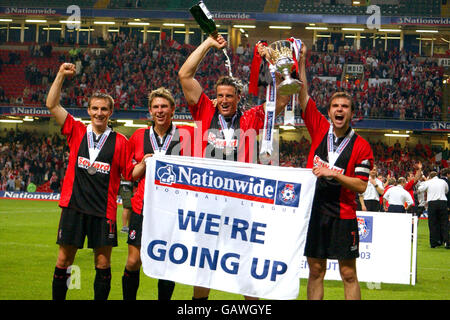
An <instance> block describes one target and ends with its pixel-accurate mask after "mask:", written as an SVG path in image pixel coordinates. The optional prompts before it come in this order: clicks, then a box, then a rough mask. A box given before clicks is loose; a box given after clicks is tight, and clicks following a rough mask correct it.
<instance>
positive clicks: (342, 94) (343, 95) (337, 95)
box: [327, 91, 355, 111]
mask: <svg viewBox="0 0 450 320" xmlns="http://www.w3.org/2000/svg"><path fill="white" fill-rule="evenodd" d="M336 98H346V99H348V101H350V107H351V109H352V111H355V105H354V104H353V98H352V96H351V95H350V94H348V93H347V92H344V91H338V92H335V93H334V94H333V95H332V96H331V98H330V103H328V106H327V110H330V107H331V103H332V102H333V100H334V99H336Z"/></svg>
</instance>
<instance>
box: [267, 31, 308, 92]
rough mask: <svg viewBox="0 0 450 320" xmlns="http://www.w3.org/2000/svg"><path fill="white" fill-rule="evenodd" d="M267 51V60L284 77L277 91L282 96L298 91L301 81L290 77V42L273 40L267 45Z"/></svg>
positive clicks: (291, 53) (292, 61) (291, 56)
mask: <svg viewBox="0 0 450 320" xmlns="http://www.w3.org/2000/svg"><path fill="white" fill-rule="evenodd" d="M267 53H268V54H267V56H268V57H267V58H268V60H269V62H270V63H271V64H272V65H274V66H275V67H276V69H277V71H278V72H280V73H281V74H282V76H283V78H284V80H283V81H282V82H281V83H280V84H279V85H278V87H277V90H278V92H279V93H280V94H281V95H282V96H289V95H292V94H296V93H298V92H299V90H300V87H301V85H302V83H301V81H299V80H297V79H292V77H291V70H292V66H293V65H294V58H293V54H294V51H293V47H292V42H290V41H287V40H280V41H275V42H274V43H271V44H270V45H269V47H268V48H267Z"/></svg>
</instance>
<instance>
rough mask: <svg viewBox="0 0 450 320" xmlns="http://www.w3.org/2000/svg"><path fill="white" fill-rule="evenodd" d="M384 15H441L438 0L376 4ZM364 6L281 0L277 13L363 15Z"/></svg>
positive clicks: (313, 0)
mask: <svg viewBox="0 0 450 320" xmlns="http://www.w3.org/2000/svg"><path fill="white" fill-rule="evenodd" d="M378 5H379V6H380V9H381V14H382V15H384V16H402V15H411V16H420V17H421V16H423V17H430V16H432V17H439V16H440V15H441V4H440V0H417V1H411V0H408V1H402V0H400V1H399V4H398V5H394V4H383V3H382V2H381V3H379V4H378ZM366 9H367V7H366V6H351V5H345V4H330V1H328V2H325V1H324V2H321V1H316V0H281V1H280V5H279V7H278V12H279V13H297V14H333V15H365V14H366Z"/></svg>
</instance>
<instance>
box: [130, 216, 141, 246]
mask: <svg viewBox="0 0 450 320" xmlns="http://www.w3.org/2000/svg"><path fill="white" fill-rule="evenodd" d="M143 219H144V216H143V215H142V214H137V213H136V212H134V211H131V214H130V225H129V227H128V228H129V230H128V240H127V243H128V244H131V245H133V246H135V247H140V246H141V237H142V220H143Z"/></svg>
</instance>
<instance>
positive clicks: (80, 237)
mask: <svg viewBox="0 0 450 320" xmlns="http://www.w3.org/2000/svg"><path fill="white" fill-rule="evenodd" d="M86 236H87V238H88V248H101V247H105V246H113V247H117V225H116V223H115V222H114V221H112V220H110V219H107V218H105V217H97V216H93V215H90V214H85V213H82V212H79V211H77V210H74V209H70V208H63V209H62V213H61V218H60V220H59V227H58V237H57V240H56V243H57V244H59V245H72V246H75V247H77V248H79V249H82V248H83V247H84V239H85V237H86Z"/></svg>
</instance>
